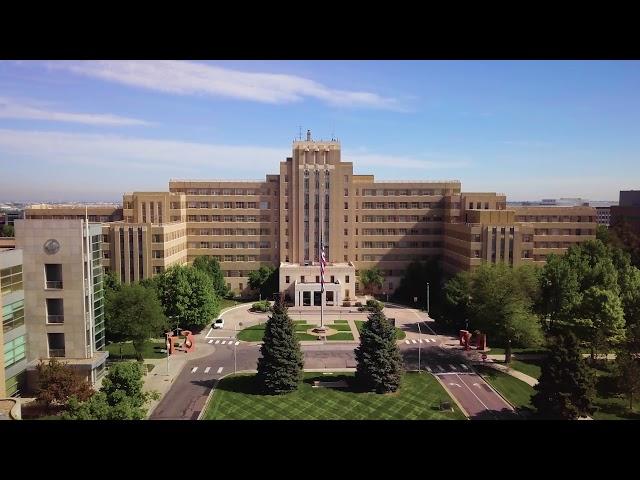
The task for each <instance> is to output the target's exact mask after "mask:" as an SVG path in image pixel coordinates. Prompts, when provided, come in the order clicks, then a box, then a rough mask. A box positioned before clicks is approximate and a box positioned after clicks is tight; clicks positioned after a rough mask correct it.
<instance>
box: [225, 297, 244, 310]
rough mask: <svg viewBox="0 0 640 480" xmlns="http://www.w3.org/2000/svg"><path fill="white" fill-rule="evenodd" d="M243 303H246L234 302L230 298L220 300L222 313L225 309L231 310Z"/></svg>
mask: <svg viewBox="0 0 640 480" xmlns="http://www.w3.org/2000/svg"><path fill="white" fill-rule="evenodd" d="M241 303H245V302H239V301H238V300H232V299H230V298H222V299H221V300H220V311H222V310H224V309H225V308H229V307H233V306H235V305H239V304H241Z"/></svg>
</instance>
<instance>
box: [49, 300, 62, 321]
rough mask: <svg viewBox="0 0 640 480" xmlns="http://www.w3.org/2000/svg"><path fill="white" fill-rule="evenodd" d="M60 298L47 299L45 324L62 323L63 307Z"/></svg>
mask: <svg viewBox="0 0 640 480" xmlns="http://www.w3.org/2000/svg"><path fill="white" fill-rule="evenodd" d="M62 302H63V300H62V299H61V298H47V323H64V306H63V303H62Z"/></svg>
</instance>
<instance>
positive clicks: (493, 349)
mask: <svg viewBox="0 0 640 480" xmlns="http://www.w3.org/2000/svg"><path fill="white" fill-rule="evenodd" d="M489 348H491V350H487V351H486V353H487V355H504V348H502V347H492V346H489ZM511 353H526V354H540V355H543V354H546V353H547V350H546V349H545V348H540V347H535V348H512V349H511Z"/></svg>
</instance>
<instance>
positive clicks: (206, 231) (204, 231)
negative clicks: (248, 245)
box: [189, 228, 271, 237]
mask: <svg viewBox="0 0 640 480" xmlns="http://www.w3.org/2000/svg"><path fill="white" fill-rule="evenodd" d="M189 235H237V236H239V237H240V236H245V235H250V236H253V235H271V229H269V228H190V229H189Z"/></svg>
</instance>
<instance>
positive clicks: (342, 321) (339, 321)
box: [333, 320, 349, 323]
mask: <svg viewBox="0 0 640 480" xmlns="http://www.w3.org/2000/svg"><path fill="white" fill-rule="evenodd" d="M333 323H349V321H348V320H336V321H335V322H333Z"/></svg>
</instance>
